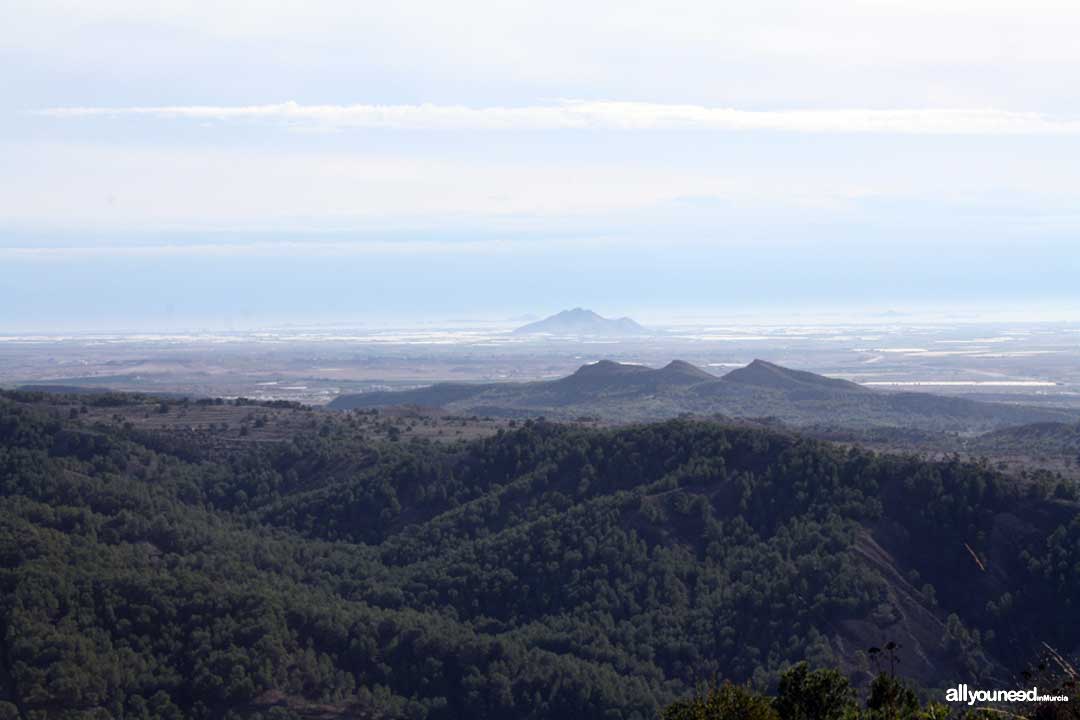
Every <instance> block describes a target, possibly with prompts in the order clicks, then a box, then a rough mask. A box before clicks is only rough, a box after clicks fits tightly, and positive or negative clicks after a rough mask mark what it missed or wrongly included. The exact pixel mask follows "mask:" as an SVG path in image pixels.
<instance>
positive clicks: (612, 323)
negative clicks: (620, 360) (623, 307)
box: [514, 308, 649, 337]
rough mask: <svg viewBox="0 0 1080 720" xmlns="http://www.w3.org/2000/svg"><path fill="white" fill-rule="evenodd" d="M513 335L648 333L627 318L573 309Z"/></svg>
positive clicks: (631, 335) (635, 335)
mask: <svg viewBox="0 0 1080 720" xmlns="http://www.w3.org/2000/svg"><path fill="white" fill-rule="evenodd" d="M514 334H515V335H554V336H595V337H637V336H641V335H648V334H649V331H648V330H646V329H645V328H643V327H642V326H641V325H638V324H637V323H636V322H634V321H633V320H631V319H630V318H628V317H621V318H605V317H601V316H600V315H597V314H596V313H594V312H593V311H592V310H586V309H585V308H574V309H573V310H563V311H562V312H559V313H556V314H555V315H552V316H550V317H546V318H544V319H543V320H537V321H536V322H533V323H529V324H528V325H523V326H521V327H519V328H517V329H516V330H514Z"/></svg>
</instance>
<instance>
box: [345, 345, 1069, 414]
mask: <svg viewBox="0 0 1080 720" xmlns="http://www.w3.org/2000/svg"><path fill="white" fill-rule="evenodd" d="M394 405H418V406H424V407H440V408H445V409H446V410H447V411H448V412H456V413H464V414H484V415H496V416H512V417H528V416H538V415H544V416H548V417H553V418H557V417H564V418H573V417H578V416H581V415H594V416H599V417H602V418H606V419H609V420H613V421H619V422H622V421H642V420H656V419H663V418H670V417H676V416H678V415H681V414H684V413H691V414H695V415H707V416H716V415H723V416H726V417H741V418H775V419H777V420H780V421H782V422H784V423H787V424H791V425H802V426H806V425H816V426H823V425H824V426H836V427H846V428H869V427H908V428H911V427H915V428H920V429H923V430H949V431H973V432H984V431H989V430H995V429H999V428H1004V427H1009V426H1015V425H1023V424H1027V423H1045V422H1072V423H1075V422H1076V421H1077V415H1076V414H1073V413H1069V412H1067V411H1064V410H1056V409H1044V408H1036V407H1027V406H1021V405H1007V404H1003V403H990V402H979V401H975V400H968V399H966V398H956V397H944V396H940V395H931V394H928V393H914V392H890V391H880V390H873V389H870V388H867V387H864V386H861V385H857V384H855V383H852V382H848V381H847V380H839V379H836V378H829V377H825V376H822V375H816V374H814V373H810V372H806V371H802V370H792V369H790V368H785V367H781V366H779V365H775V364H773V363H770V362H766V361H764V360H755V361H754V362H752V363H750V364H749V365H747V366H746V367H743V368H739V369H737V370H733V371H731V372H730V373H728V374H727V375H724V376H723V377H716V376H715V375H711V374H709V373H707V372H705V371H704V370H702V369H701V368H698V367H695V366H694V365H691V364H690V363H687V362H683V361H681V360H675V361H672V362H671V363H669V364H668V365H666V366H664V367H662V368H659V369H656V368H650V367H646V366H644V365H631V364H625V363H617V362H613V361H611V360H601V361H600V362H597V363H592V364H589V365H584V366H582V367H581V368H579V369H578V370H577V371H576V372H574V373H573V374H571V375H568V376H567V377H564V378H560V379H558V380H549V381H542V382H530V383H487V384H475V385H469V384H460V383H459V384H438V385H432V386H430V387H424V388H417V389H414V390H406V391H398V392H374V393H363V394H359V395H342V396H340V397H338V398H336V399H335V400H334V401H333V402H331V403H330V407H331V408H333V409H340V410H348V409H354V408H374V407H386V406H394Z"/></svg>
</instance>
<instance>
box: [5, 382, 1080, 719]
mask: <svg viewBox="0 0 1080 720" xmlns="http://www.w3.org/2000/svg"><path fill="white" fill-rule="evenodd" d="M85 402H86V399H85V398H74V399H73V398H63V397H60V396H55V397H47V396H40V395H34V394H27V393H23V394H10V395H8V396H6V397H0V496H2V500H0V502H2V504H0V555H2V557H3V563H2V568H3V569H2V570H0V586H2V598H3V600H2V608H0V612H2V622H3V628H2V630H3V634H2V637H3V648H2V657H0V659H2V668H0V718H5V717H11V718H16V717H18V718H24V719H26V720H30V719H31V718H53V717H56V718H60V717H63V718H91V717H93V718H181V717H194V718H222V717H249V716H251V717H254V716H255V715H260V716H262V717H264V718H285V717H296V716H304V717H372V718H378V717H407V718H522V717H535V718H546V717H556V716H558V717H562V718H596V717H609V718H627V719H629V718H652V717H657V716H658V715H659V714H660V713H661V712H662V710H663V708H664V707H665V706H668V705H669V704H671V703H673V702H676V701H680V700H686V699H687V698H689V697H690V696H692V695H693V694H694V692H695V689H698V688H700V687H701V686H702V685H703V684H708V683H709V682H712V681H716V680H731V681H734V682H736V683H750V684H752V685H753V686H755V687H757V688H758V689H759V690H762V691H770V692H771V691H774V690H776V689H777V688H778V687H780V688H781V689H782V685H781V684H778V683H779V681H780V677H781V674H782V673H783V672H784V671H785V670H787V669H788V668H790V667H791V666H792V665H793V664H795V663H798V662H800V661H807V662H808V663H809V665H810V667H826V666H828V667H836V668H839V669H840V671H841V672H842V673H843V675H844V676H846V677H849V678H850V679H851V681H852V682H853V683H854V685H855V686H856V687H858V688H862V689H863V690H864V691H867V689H868V688H869V687H870V683H871V680H872V679H873V678H874V676H875V675H876V674H877V672H878V670H880V669H881V667H880V666H879V663H880V659H879V658H878V657H877V656H875V654H873V653H868V652H867V650H868V649H869V648H870V647H871V646H879V647H884V646H885V644H886V643H888V642H890V641H893V642H897V643H899V645H900V646H901V649H900V650H898V651H897V653H898V657H899V659H900V660H901V665H900V666H899V670H898V672H899V673H900V674H902V675H903V676H905V677H907V678H909V679H910V680H911V681H913V682H916V683H918V684H919V685H921V686H922V687H923V688H925V689H926V691H927V692H929V693H934V691H933V688H938V687H942V686H945V685H955V684H956V683H958V682H968V683H972V684H978V683H979V682H985V683H992V684H994V685H1001V684H1006V686H1008V687H1012V686H1014V685H1015V684H1016V683H1017V682H1021V680H1019V678H1018V675H1017V673H1019V672H1020V671H1021V670H1022V669H1023V668H1024V667H1025V666H1026V665H1027V664H1028V663H1030V662H1036V661H1037V659H1038V657H1039V656H1040V654H1041V653H1043V652H1045V650H1046V646H1044V645H1043V643H1046V644H1047V645H1048V646H1049V647H1051V648H1053V649H1054V650H1055V651H1056V652H1059V653H1060V654H1061V655H1063V656H1067V655H1069V654H1071V653H1073V651H1074V650H1075V649H1076V648H1077V647H1078V646H1080V626H1077V624H1076V623H1075V617H1076V614H1077V603H1080V519H1078V512H1077V511H1078V509H1080V505H1078V503H1077V488H1076V487H1075V486H1074V485H1072V484H1071V483H1070V482H1069V481H1066V480H1060V479H1057V478H1053V477H1051V476H1048V475H1046V476H1041V477H1040V480H1039V481H1038V482H1031V483H1027V484H1019V483H1017V482H1015V481H1014V480H1011V479H1009V478H1006V477H1005V476H1002V475H1001V474H999V473H998V472H996V471H995V470H993V469H992V468H991V467H990V466H989V465H987V464H985V463H971V462H960V461H952V462H942V463H929V462H926V461H923V460H918V459H915V458H910V457H901V456H892V455H876V454H872V453H869V452H865V451H861V450H858V449H847V448H840V447H837V446H833V445H829V444H826V443H822V442H817V441H810V440H806V439H802V438H799V437H798V436H795V435H791V434H786V433H780V432H773V431H768V430H762V429H755V428H748V427H728V426H722V425H718V424H713V423H703V422H690V421H671V422H667V423H662V424H654V425H643V426H635V427H626V428H620V429H608V430H600V429H587V428H582V427H575V426H569V425H558V424H551V423H545V422H535V421H529V422H526V423H523V424H522V425H521V426H520V427H517V428H515V429H512V430H509V431H502V432H500V433H499V434H497V435H495V436H492V437H490V438H487V439H482V440H473V441H469V442H451V443H442V444H439V443H434V442H429V441H424V440H411V441H398V442H393V441H389V440H383V439H377V440H376V439H371V436H370V434H369V433H365V432H364V431H363V429H362V428H361V427H360V426H359V425H358V424H357V418H356V416H355V415H352V414H336V413H323V414H312V421H311V422H310V423H307V422H305V423H297V424H296V425H295V426H292V427H291V429H290V431H289V432H288V433H287V434H284V435H283V436H282V437H280V438H276V439H274V440H273V441H267V442H248V443H232V444H229V445H222V443H220V442H217V441H216V440H215V438H214V436H213V435H212V434H208V433H199V432H186V433H185V432H180V431H179V430H170V431H158V432H156V431H151V430H147V429H145V428H136V427H134V426H132V425H131V424H126V425H116V424H111V425H110V424H108V423H103V422H99V421H94V420H90V419H88V417H89V416H88V415H87V414H86V413H80V411H79V405H80V404H82V403H85ZM112 402H116V403H145V402H147V401H145V400H143V399H139V398H133V397H118V398H114V399H113V400H112ZM147 407H148V410H147V412H148V413H149V412H150V410H149V408H150V407H156V403H155V404H154V405H149V404H148V405H147ZM162 407H164V409H163V410H159V411H160V412H165V411H168V409H169V408H168V406H167V404H166V403H162ZM934 697H940V693H938V694H935V695H934ZM680 707H684V706H679V705H676V706H673V708H675V709H674V710H670V711H669V716H670V717H683V716H682V715H671V714H670V713H672V712H676V711H677V710H678V708H680ZM770 707H771V706H770ZM684 709H685V708H684ZM680 712H681V711H680ZM687 712H689V710H688V711H687ZM789 716H790V715H789ZM687 717H689V716H687ZM746 717H749V716H746ZM761 717H765V716H761ZM791 717H794V716H791ZM800 717H802V716H800Z"/></svg>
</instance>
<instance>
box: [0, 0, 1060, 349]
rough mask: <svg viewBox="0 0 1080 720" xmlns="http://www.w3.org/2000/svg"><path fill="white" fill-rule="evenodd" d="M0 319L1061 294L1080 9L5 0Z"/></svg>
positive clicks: (81, 322)
mask: <svg viewBox="0 0 1080 720" xmlns="http://www.w3.org/2000/svg"><path fill="white" fill-rule="evenodd" d="M4 20H5V21H4V23H3V24H0V332H5V331H24V330H31V329H32V330H49V329H58V330H70V329H78V328H82V329H116V328H124V327H130V328H148V327H175V326H205V327H211V328H215V329H216V328H221V327H243V326H247V325H260V324H266V323H275V322H319V321H350V320H355V321H356V322H372V321H374V320H376V319H382V320H386V319H393V320H399V319H400V320H403V321H423V320H439V319H442V318H448V317H463V316H470V315H471V316H483V317H502V316H507V315H513V314H518V313H522V312H534V313H545V312H551V311H555V310H558V309H560V308H563V307H570V306H575V305H588V306H592V307H594V308H595V309H597V310H599V311H603V312H609V313H615V314H624V313H645V314H650V315H652V316H656V315H657V314H662V313H664V312H672V313H676V312H681V311H686V310H691V309H697V310H716V311H717V312H730V311H733V310H745V309H754V308H768V309H771V310H776V309H780V310H783V309H785V308H791V309H792V310H793V311H795V310H797V309H803V308H806V307H814V306H821V307H826V306H828V307H845V306H848V307H851V308H853V309H863V308H890V307H899V308H904V307H915V306H919V307H925V306H934V305H942V306H944V305H964V306H985V307H987V308H992V309H993V308H1001V307H1020V306H1023V307H1032V308H1035V309H1041V310H1044V311H1045V312H1046V313H1047V314H1053V315H1060V314H1061V313H1062V312H1063V309H1064V311H1068V309H1069V308H1077V307H1080V282H1078V281H1077V279H1076V278H1078V277H1080V95H1078V94H1077V93H1076V92H1075V78H1076V77H1080V43H1078V42H1076V37H1078V36H1080V5H1077V4H1076V3H1075V2H1074V1H1068V2H1066V1H1064V0H1063V1H1061V2H1039V1H1038V0H1035V1H1034V2H1031V1H1029V2H1023V3H1021V2H994V1H993V0H989V1H988V0H981V1H979V2H974V1H972V2H967V1H963V2H957V1H950V0H934V1H930V0H927V1H923V0H867V1H864V2H814V3H809V2H807V3H802V2H790V1H789V2H777V1H774V0H755V1H754V2H717V1H716V0H709V1H704V0H703V1H700V2H698V1H694V2H679V1H678V0H668V1H666V2H648V3H627V2H625V1H620V2H606V1H599V2H587V3H583V2H580V1H577V2H573V3H571V2H562V1H561V0H554V1H552V0H549V1H547V2H542V3H541V2H521V1H517V2H469V1H464V2H462V1H459V2H453V3H448V2H411V1H409V0H398V1H396V2H391V3H388V2H353V3H344V2H317V1H313V0H306V1H304V2H284V1H280V0H278V1H273V0H262V1H261V2H258V3H253V2H240V1H238V0H218V1H216V2H212V3H210V2H193V1H191V0H187V1H184V2H172V1H169V2H146V1H145V0H143V1H140V2H137V1H135V0H131V1H126V0H124V1H119V0H95V2H92V3H88V2H75V1H65V2H61V1H58V0H33V1H32V2H22V1H21V0H7V2H5V3H4Z"/></svg>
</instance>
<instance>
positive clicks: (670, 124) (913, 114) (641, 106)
mask: <svg viewBox="0 0 1080 720" xmlns="http://www.w3.org/2000/svg"><path fill="white" fill-rule="evenodd" d="M39 114H42V115H47V116H52V117H66V118H78V117H126V116H139V117H151V118H163V119H169V118H176V119H190V120H202V121H260V120H261V121H269V122H279V123H284V124H286V125H289V126H291V127H297V128H319V129H346V128H368V129H377V128H387V129H403V130H574V129H582V130H586V129H605V130H716V131H755V130H758V131H777V132H800V133H883V134H916V135H1047V134H1080V120H1077V119H1073V118H1067V117H1058V116H1050V115H1046V114H1042V113H1036V112H1015V111H1007V110H994V109H915V110H911V109H897V110H867V109H838V110H737V109H734V108H716V107H704V106H700V105H673V104H659V103H639V102H617V101H576V100H572V101H563V102H559V103H556V104H552V105H532V106H524V107H484V108H475V107H466V106H461V105H431V104H423V105H300V104H298V103H295V102H285V103H279V104H273V105H246V106H210V105H190V106H157V107H121V108H108V107H60V108H50V109H47V110H41V111H39Z"/></svg>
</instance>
